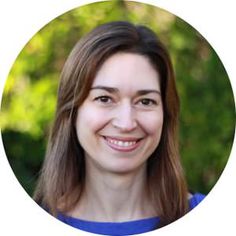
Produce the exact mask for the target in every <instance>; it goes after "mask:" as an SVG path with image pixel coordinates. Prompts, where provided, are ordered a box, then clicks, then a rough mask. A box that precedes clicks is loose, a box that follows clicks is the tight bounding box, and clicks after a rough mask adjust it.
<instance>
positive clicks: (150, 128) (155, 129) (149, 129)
mask: <svg viewBox="0 0 236 236" xmlns="http://www.w3.org/2000/svg"><path fill="white" fill-rule="evenodd" d="M140 123H142V127H143V129H144V130H145V131H146V133H147V134H149V135H151V136H158V137H159V136H160V135H161V132H162V126H163V113H162V112H158V113H156V112H155V113H153V114H149V115H146V116H143V117H142V122H140Z"/></svg>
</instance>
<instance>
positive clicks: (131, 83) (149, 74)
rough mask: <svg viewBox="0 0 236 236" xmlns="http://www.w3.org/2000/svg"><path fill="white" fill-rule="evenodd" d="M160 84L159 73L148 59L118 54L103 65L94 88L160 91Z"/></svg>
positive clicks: (140, 56) (94, 82) (135, 55)
mask: <svg viewBox="0 0 236 236" xmlns="http://www.w3.org/2000/svg"><path fill="white" fill-rule="evenodd" d="M159 83H160V78H159V73H158V72H157V71H156V70H155V69H154V67H153V66H152V64H151V63H150V62H149V59H148V58H147V57H145V56H142V55H139V54H134V53H117V54H114V55H112V56H111V57H109V58H108V59H107V60H106V61H105V62H104V63H103V65H102V66H101V68H100V69H99V71H98V72H97V74H96V76H95V79H94V81H93V85H92V86H101V85H102V86H110V87H118V88H122V89H125V88H127V89H128V88H132V89H146V88H147V89H160V85H159Z"/></svg>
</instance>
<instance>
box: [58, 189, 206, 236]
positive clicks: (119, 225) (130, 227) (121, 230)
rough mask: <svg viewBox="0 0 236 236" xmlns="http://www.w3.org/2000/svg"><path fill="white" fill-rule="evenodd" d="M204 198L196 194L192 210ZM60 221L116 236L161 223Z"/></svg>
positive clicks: (65, 218)
mask: <svg viewBox="0 0 236 236" xmlns="http://www.w3.org/2000/svg"><path fill="white" fill-rule="evenodd" d="M204 197H205V195H202V194H200V193H196V194H194V195H193V196H192V198H191V199H189V207H190V210H192V209H193V208H194V207H196V206H197V205H198V204H199V203H200V202H201V201H202V200H203V199H204ZM58 219H59V220H61V221H62V222H64V223H66V224H68V225H70V226H73V227H75V228H77V229H80V230H83V231H87V232H90V233H95V234H103V235H116V236H118V235H133V234H141V233H146V232H149V231H152V230H154V229H157V228H158V225H159V223H160V218H159V217H152V218H147V219H142V220H134V221H127V222H114V223H113V222H94V221H87V220H81V219H77V218H74V217H71V216H66V215H63V214H62V213H59V214H58Z"/></svg>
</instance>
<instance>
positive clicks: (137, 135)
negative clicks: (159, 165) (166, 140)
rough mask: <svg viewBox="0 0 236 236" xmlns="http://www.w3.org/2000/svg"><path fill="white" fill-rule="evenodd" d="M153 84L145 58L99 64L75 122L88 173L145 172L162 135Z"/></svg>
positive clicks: (127, 56)
mask: <svg viewBox="0 0 236 236" xmlns="http://www.w3.org/2000/svg"><path fill="white" fill-rule="evenodd" d="M159 80H160V78H159V74H158V72H157V71H156V70H155V69H154V67H153V66H152V65H151V63H150V62H149V60H148V59H147V58H146V57H145V56H141V55H138V54H131V53H117V54H115V55H113V56H111V57H110V58H108V59H107V60H106V61H105V63H104V64H103V65H102V67H101V68H100V70H99V71H98V73H97V75H96V77H95V79H94V81H93V84H92V87H91V90H90V92H89V94H88V96H87V98H86V99H85V101H84V102H83V104H82V105H81V106H80V107H79V109H78V115H77V119H76V132H77V137H78V140H79V142H80V144H81V146H82V148H83V149H84V151H85V160H86V165H87V166H88V167H91V168H96V169H97V170H100V171H102V172H104V171H108V172H113V173H127V172H131V171H135V170H137V169H139V168H145V166H146V161H147V159H148V158H149V157H150V155H151V154H152V153H153V152H154V150H155V149H156V147H157V146H158V144H159V141H160V137H161V132H162V125H163V107H162V100H161V91H160V81H159Z"/></svg>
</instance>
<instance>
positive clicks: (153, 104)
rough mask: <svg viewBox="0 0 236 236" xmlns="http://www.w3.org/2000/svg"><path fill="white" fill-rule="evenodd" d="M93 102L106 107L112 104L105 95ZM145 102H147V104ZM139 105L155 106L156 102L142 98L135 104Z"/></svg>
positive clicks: (109, 98)
mask: <svg viewBox="0 0 236 236" xmlns="http://www.w3.org/2000/svg"><path fill="white" fill-rule="evenodd" d="M94 101H98V102H100V103H102V104H104V105H106V104H110V103H112V102H113V99H112V98H111V97H109V96H105V95H104V96H99V97H96V98H95V99H94ZM147 102H148V104H147ZM140 103H141V105H143V106H147V107H149V106H155V105H157V102H156V101H155V100H153V99H150V98H142V99H140V100H139V101H138V102H137V104H140ZM145 103H146V104H145Z"/></svg>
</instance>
